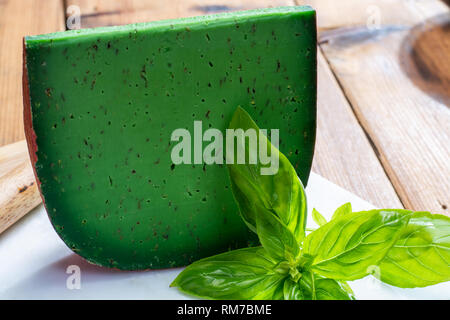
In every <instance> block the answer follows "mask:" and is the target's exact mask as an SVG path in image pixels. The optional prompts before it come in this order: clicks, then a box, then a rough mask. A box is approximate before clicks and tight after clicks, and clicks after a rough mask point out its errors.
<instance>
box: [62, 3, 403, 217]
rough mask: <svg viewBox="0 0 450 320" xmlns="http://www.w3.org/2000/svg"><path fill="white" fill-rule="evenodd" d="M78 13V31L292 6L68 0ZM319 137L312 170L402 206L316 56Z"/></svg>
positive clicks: (380, 200)
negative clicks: (216, 13)
mask: <svg viewBox="0 0 450 320" xmlns="http://www.w3.org/2000/svg"><path fill="white" fill-rule="evenodd" d="M67 4H68V5H78V6H79V7H80V9H81V25H82V27H87V26H90V27H96V26H103V25H114V24H126V23H133V22H141V21H151V20H159V19H167V18H179V17H185V16H192V15H200V14H207V13H214V12H218V11H229V10H244V9H252V8H262V7H269V6H277V5H293V4H294V2H293V1H290V0H287V1H283V0H278V1H268V0H262V1H260V0H253V1H243V0H233V1H226V2H225V1H223V2H220V1H209V0H208V1H199V0H190V1H181V0H166V1H154V0H152V1H150V0H135V1H120V2H118V1H106V0H96V1H90V0H89V1H88V0H69V1H68V3H67ZM318 67H319V89H318V101H319V102H318V137H317V146H316V154H315V158H314V164H313V170H315V171H316V172H317V173H319V174H321V175H322V176H324V177H325V178H327V179H329V180H331V181H333V182H334V183H336V184H338V185H339V186H341V187H343V188H346V189H347V190H349V191H352V192H354V193H355V194H357V195H358V196H360V197H362V198H364V199H366V200H368V201H370V202H372V203H374V204H375V205H377V206H380V207H394V208H399V207H402V204H401V202H400V201H399V199H398V197H397V195H396V193H395V191H394V189H393V187H392V184H391V183H390V181H389V179H388V178H387V176H386V174H385V172H384V170H383V167H382V166H381V164H380V163H379V160H378V159H377V157H376V155H375V153H374V151H373V149H372V147H371V145H370V144H369V142H368V140H367V138H366V136H365V134H364V132H363V130H361V128H360V126H359V124H358V121H357V120H356V118H355V116H354V114H353V112H352V110H351V108H350V107H349V105H348V103H347V101H346V99H345V97H344V96H343V95H342V92H341V90H340V88H339V85H338V84H337V83H336V81H335V79H334V76H333V74H332V73H331V72H330V70H329V66H328V65H327V63H326V62H325V61H324V59H323V57H322V56H321V55H320V54H319V65H318Z"/></svg>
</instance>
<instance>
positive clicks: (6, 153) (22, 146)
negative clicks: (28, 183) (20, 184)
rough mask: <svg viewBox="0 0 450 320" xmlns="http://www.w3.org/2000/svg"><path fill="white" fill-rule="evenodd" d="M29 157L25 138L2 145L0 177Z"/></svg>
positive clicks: (0, 148)
mask: <svg viewBox="0 0 450 320" xmlns="http://www.w3.org/2000/svg"><path fill="white" fill-rule="evenodd" d="M29 158H30V157H29V155H28V149H27V143H26V141H25V140H21V141H18V142H16V143H12V144H9V145H6V146H3V147H0V178H1V177H2V176H3V175H5V174H6V173H8V172H9V171H11V170H12V169H14V168H15V167H16V166H17V164H19V163H21V162H23V161H25V160H28V159H29Z"/></svg>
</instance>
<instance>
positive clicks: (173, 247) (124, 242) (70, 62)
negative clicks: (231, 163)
mask: <svg viewBox="0 0 450 320" xmlns="http://www.w3.org/2000/svg"><path fill="white" fill-rule="evenodd" d="M24 50H25V52H24V57H25V59H24V102H25V127H26V133H27V140H28V143H29V149H30V154H31V159H32V162H33V165H34V167H35V173H36V176H37V178H38V180H39V182H40V189H41V194H42V197H43V200H44V201H45V205H46V209H47V212H48V214H49V217H50V220H51V222H52V224H53V226H54V228H55V230H56V232H57V233H58V234H59V236H60V237H61V238H62V239H63V240H64V242H65V243H66V244H67V245H68V246H69V247H70V248H71V249H72V250H74V252H76V253H78V254H80V255H81V256H83V257H84V258H86V259H87V260H88V261H90V262H92V263H95V264H99V265H103V266H108V267H115V268H119V269H126V270H137V269H149V268H164V267H174V266H181V265H186V264H188V263H190V262H192V261H194V260H197V259H199V258H202V257H205V256H208V255H212V254H215V253H218V252H221V251H225V250H227V249H230V248H237V247H242V246H247V245H253V244H255V243H257V240H256V237H255V235H253V234H251V232H250V231H248V230H247V228H246V226H245V225H244V223H243V222H242V221H241V219H240V217H239V215H238V213H237V206H236V204H235V203H234V200H233V196H232V193H231V189H230V181H229V177H228V174H227V169H226V167H225V165H204V164H201V165H185V164H181V165H176V166H174V165H173V163H172V161H171V157H170V155H171V149H172V147H173V145H174V142H171V141H170V137H171V133H172V132H173V131H174V130H175V129H178V128H186V129H188V130H189V131H190V132H191V133H192V135H193V123H194V121H202V123H203V127H204V130H206V129H208V128H210V127H212V128H217V129H220V130H222V131H224V130H225V128H226V127H227V125H228V123H229V121H230V119H231V116H232V114H233V112H234V111H235V110H236V107H237V106H238V105H240V106H242V107H244V108H245V109H246V110H247V111H248V112H249V113H250V114H251V116H252V117H253V118H254V119H255V121H256V122H257V123H258V125H259V126H260V127H261V128H267V129H280V139H281V142H280V150H281V151H282V152H283V153H284V154H285V155H286V156H287V157H288V158H289V160H290V161H291V163H292V164H293V165H294V167H295V168H296V170H297V172H298V174H299V176H300V177H301V179H302V181H303V182H304V183H305V184H306V182H307V178H308V175H309V171H310V167H311V162H312V156H313V152H314V141H315V126H316V29H315V13H314V11H313V10H312V9H310V8H309V7H281V8H273V9H262V10H252V11H244V12H235V13H226V14H218V15H212V16H205V17H195V18H186V19H178V20H167V21H160V22H150V23H144V24H135V25H127V26H120V27H107V28H97V29H86V30H76V31H67V32H60V33H54V34H49V35H41V36H32V37H26V38H25V47H24ZM205 145H206V144H204V146H205Z"/></svg>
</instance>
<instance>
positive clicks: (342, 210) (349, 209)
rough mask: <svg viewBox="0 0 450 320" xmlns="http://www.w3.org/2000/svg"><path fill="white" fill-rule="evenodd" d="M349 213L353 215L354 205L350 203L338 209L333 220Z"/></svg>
mask: <svg viewBox="0 0 450 320" xmlns="http://www.w3.org/2000/svg"><path fill="white" fill-rule="evenodd" d="M348 213H352V204H351V203H350V202H348V203H346V204H344V205H342V206H340V207H339V208H337V209H336V211H335V212H334V214H333V216H332V217H331V219H336V218H339V217H341V216H343V215H346V214H348Z"/></svg>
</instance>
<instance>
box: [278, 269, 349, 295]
mask: <svg viewBox="0 0 450 320" xmlns="http://www.w3.org/2000/svg"><path fill="white" fill-rule="evenodd" d="M297 286H298V287H299V288H300V290H301V292H302V298H303V299H304V300H354V297H353V294H352V293H349V292H348V291H347V288H346V287H345V285H344V284H343V283H341V282H339V281H336V280H333V279H327V278H324V277H321V276H319V275H317V274H314V273H312V272H309V271H307V272H304V273H303V274H302V277H301V278H300V280H299V281H298V283H297ZM285 297H286V296H285Z"/></svg>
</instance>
